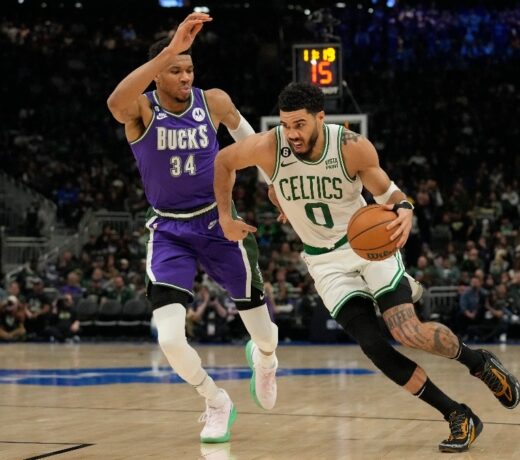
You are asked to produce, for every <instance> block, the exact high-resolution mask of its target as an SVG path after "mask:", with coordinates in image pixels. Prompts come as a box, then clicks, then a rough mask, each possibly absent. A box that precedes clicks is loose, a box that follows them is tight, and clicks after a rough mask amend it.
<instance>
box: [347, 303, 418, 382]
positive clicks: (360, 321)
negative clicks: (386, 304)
mask: <svg viewBox="0 0 520 460" xmlns="http://www.w3.org/2000/svg"><path fill="white" fill-rule="evenodd" d="M364 300H366V299H361V298H360V297H355V298H353V299H352V300H350V301H349V302H348V303H347V305H345V306H344V307H343V308H342V310H341V311H340V314H339V315H338V317H337V321H338V323H339V324H341V325H342V326H343V329H345V331H346V332H347V333H348V334H350V335H351V336H352V338H353V339H354V340H355V341H356V342H358V343H359V346H360V347H361V350H363V353H365V355H366V356H367V357H368V358H369V359H370V360H371V361H372V362H373V363H374V364H375V365H376V367H377V368H378V369H380V370H381V372H383V374H385V375H386V376H387V377H388V378H389V379H390V380H392V381H393V382H395V383H397V384H398V385H400V386H403V385H405V384H406V383H407V382H408V381H409V380H410V378H411V376H412V374H413V373H414V371H415V368H416V367H417V364H415V363H414V362H413V361H412V360H410V359H408V358H407V357H406V356H404V355H402V354H401V353H399V352H398V351H397V350H395V349H394V348H393V347H392V346H391V345H390V344H389V343H388V342H387V341H386V339H385V338H384V336H383V333H382V331H381V328H380V326H379V323H378V321H377V316H376V314H375V310H374V306H373V305H372V303H371V302H370V301H367V302H365V301H364ZM349 303H350V306H352V308H351V310H350V312H348V308H349ZM355 303H357V304H355ZM362 306H363V307H364V308H361V307H362ZM356 311H357V314H354V313H355V312H356Z"/></svg>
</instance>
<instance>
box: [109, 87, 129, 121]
mask: <svg viewBox="0 0 520 460" xmlns="http://www.w3.org/2000/svg"><path fill="white" fill-rule="evenodd" d="M107 107H108V110H110V113H111V114H112V116H113V117H114V118H115V119H116V120H117V121H118V122H119V123H125V122H126V119H125V110H124V108H123V107H121V105H120V104H119V103H118V101H117V98H115V97H114V93H112V94H111V95H110V96H109V97H108V99H107Z"/></svg>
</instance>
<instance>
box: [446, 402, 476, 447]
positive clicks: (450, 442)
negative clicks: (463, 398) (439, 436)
mask: <svg viewBox="0 0 520 460" xmlns="http://www.w3.org/2000/svg"><path fill="white" fill-rule="evenodd" d="M447 420H448V422H449V424H450V432H451V433H450V436H449V438H448V439H445V440H444V441H442V442H441V443H440V444H439V450H440V451H441V452H464V451H466V450H468V449H469V446H471V444H473V442H474V441H475V439H477V436H478V435H479V434H480V433H481V432H482V428H483V427H484V425H483V424H482V422H481V421H480V419H479V418H478V417H477V416H476V415H475V414H474V413H473V412H472V411H471V409H470V408H469V407H468V406H466V405H465V404H461V408H460V409H457V410H454V411H453V412H452V413H451V414H450V415H449V417H448V419H447Z"/></svg>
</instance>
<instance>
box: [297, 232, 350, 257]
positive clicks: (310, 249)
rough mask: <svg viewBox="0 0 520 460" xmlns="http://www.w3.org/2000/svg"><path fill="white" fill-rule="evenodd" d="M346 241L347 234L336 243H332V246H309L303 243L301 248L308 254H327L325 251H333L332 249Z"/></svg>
mask: <svg viewBox="0 0 520 460" xmlns="http://www.w3.org/2000/svg"><path fill="white" fill-rule="evenodd" d="M347 243H348V238H347V235H345V236H344V237H343V238H340V239H339V240H338V241H336V243H334V246H333V247H332V248H317V247H315V246H310V245H308V244H305V243H303V250H304V251H305V252H306V253H307V254H309V255H310V256H318V255H320V254H327V252H331V251H334V249H337V248H339V247H340V246H343V245H344V244H347Z"/></svg>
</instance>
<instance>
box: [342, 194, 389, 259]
mask: <svg viewBox="0 0 520 460" xmlns="http://www.w3.org/2000/svg"><path fill="white" fill-rule="evenodd" d="M395 218H396V213H395V212H393V211H389V210H388V209H385V208H383V206H381V205H379V204H370V205H368V206H364V207H362V208H360V209H358V210H357V211H356V212H355V213H354V215H353V216H352V218H351V219H350V222H349V224H348V229H347V237H348V241H349V243H350V246H351V247H352V249H353V250H354V252H355V253H356V254H357V255H358V256H360V257H363V259H366V260H371V261H377V260H385V259H388V257H390V256H392V255H393V254H395V252H396V251H397V247H396V243H397V240H395V241H390V236H391V235H392V233H393V232H394V231H395V230H391V231H389V230H387V229H386V226H387V225H388V224H389V223H390V222H392V221H393V220H394V219H395Z"/></svg>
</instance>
